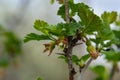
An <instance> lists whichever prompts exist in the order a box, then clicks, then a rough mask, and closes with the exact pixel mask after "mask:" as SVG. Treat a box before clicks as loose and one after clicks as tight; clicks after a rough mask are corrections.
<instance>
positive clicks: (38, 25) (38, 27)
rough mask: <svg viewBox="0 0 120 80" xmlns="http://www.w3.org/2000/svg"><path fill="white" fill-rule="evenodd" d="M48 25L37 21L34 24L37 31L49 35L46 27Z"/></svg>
mask: <svg viewBox="0 0 120 80" xmlns="http://www.w3.org/2000/svg"><path fill="white" fill-rule="evenodd" d="M48 26H49V25H48V23H47V22H45V21H42V20H36V21H35V23H34V28H35V29H36V30H39V31H41V32H42V33H44V34H46V35H49V33H48V31H47V30H46V29H45V28H46V27H48Z"/></svg>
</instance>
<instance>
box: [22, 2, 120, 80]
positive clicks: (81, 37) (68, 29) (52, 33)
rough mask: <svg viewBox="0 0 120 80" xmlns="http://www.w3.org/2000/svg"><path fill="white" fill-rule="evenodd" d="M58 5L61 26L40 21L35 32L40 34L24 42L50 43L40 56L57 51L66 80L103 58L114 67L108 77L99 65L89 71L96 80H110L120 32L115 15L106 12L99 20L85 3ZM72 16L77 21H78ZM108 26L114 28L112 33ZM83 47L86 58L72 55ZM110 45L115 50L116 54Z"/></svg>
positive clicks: (115, 60) (35, 26) (119, 45)
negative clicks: (65, 65)
mask: <svg viewBox="0 0 120 80" xmlns="http://www.w3.org/2000/svg"><path fill="white" fill-rule="evenodd" d="M57 1H58V3H59V4H60V5H61V6H60V7H59V10H58V12H57V15H59V16H61V18H62V19H63V20H64V22H61V23H58V24H56V25H50V24H48V23H47V22H45V21H43V20H36V21H35V22H34V28H35V29H36V30H37V31H40V32H42V34H36V33H30V34H27V36H25V38H24V42H28V41H31V40H37V41H41V40H46V41H48V40H49V41H50V42H49V43H45V44H43V45H44V46H45V49H44V51H43V52H47V51H49V52H48V55H49V56H50V55H51V54H52V53H53V50H54V49H55V48H56V47H60V48H61V49H62V53H58V54H59V58H61V59H63V60H65V62H66V63H67V64H68V70H69V78H68V80H74V75H75V74H76V73H77V72H79V73H80V75H81V74H83V73H84V72H85V70H86V69H87V68H88V66H89V64H90V63H91V62H92V60H96V59H97V58H98V57H101V56H105V59H106V60H107V61H109V62H111V63H112V65H113V69H112V70H111V74H108V73H107V71H106V69H105V67H104V66H102V65H97V66H95V67H93V68H91V70H93V71H94V72H95V73H96V74H97V75H98V77H97V78H96V79H95V80H112V78H113V75H114V73H115V70H117V69H118V62H119V61H120V51H119V48H120V35H119V34H120V28H119V27H118V26H120V20H119V17H118V13H117V12H115V11H112V12H107V11H105V12H104V13H102V14H101V16H98V15H96V14H95V13H94V10H93V9H92V8H90V7H89V6H88V5H86V4H84V3H74V0H57ZM51 3H52V4H53V3H54V0H51ZM74 16H77V17H79V21H78V20H76V19H75V18H74ZM111 24H112V25H114V26H116V27H117V28H116V29H112V28H111ZM83 43H84V44H86V47H87V48H86V51H87V52H88V54H84V55H83V56H77V55H75V54H74V52H73V48H74V47H75V46H78V45H82V44H83ZM113 45H114V46H116V47H117V50H116V49H115V48H114V47H113ZM73 64H75V65H77V66H78V67H79V71H77V70H76V69H75V68H74V65H73ZM38 80H41V79H40V78H39V79H38ZM79 80H80V79H79Z"/></svg>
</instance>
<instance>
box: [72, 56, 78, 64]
mask: <svg viewBox="0 0 120 80" xmlns="http://www.w3.org/2000/svg"><path fill="white" fill-rule="evenodd" d="M72 61H73V62H74V63H75V64H76V65H78V62H79V58H78V57H77V56H76V55H72Z"/></svg>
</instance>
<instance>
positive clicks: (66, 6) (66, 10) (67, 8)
mask: <svg viewBox="0 0 120 80" xmlns="http://www.w3.org/2000/svg"><path fill="white" fill-rule="evenodd" d="M68 3H69V0H65V16H66V22H67V23H69V22H70V16H69V5H68Z"/></svg>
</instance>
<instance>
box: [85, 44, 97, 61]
mask: <svg viewBox="0 0 120 80" xmlns="http://www.w3.org/2000/svg"><path fill="white" fill-rule="evenodd" d="M87 51H88V52H89V54H90V56H91V57H92V58H93V59H96V58H97V57H98V55H99V54H98V51H97V50H96V49H95V47H94V46H93V45H89V46H87Z"/></svg>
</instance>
